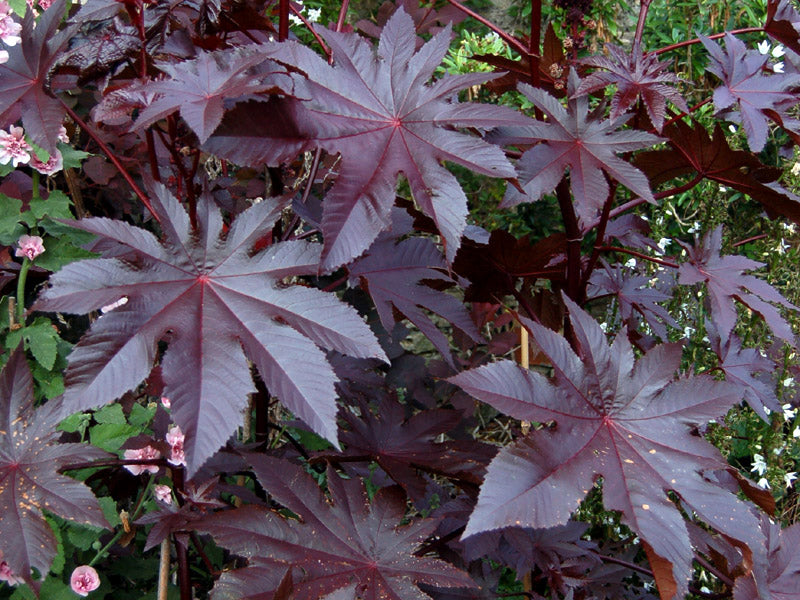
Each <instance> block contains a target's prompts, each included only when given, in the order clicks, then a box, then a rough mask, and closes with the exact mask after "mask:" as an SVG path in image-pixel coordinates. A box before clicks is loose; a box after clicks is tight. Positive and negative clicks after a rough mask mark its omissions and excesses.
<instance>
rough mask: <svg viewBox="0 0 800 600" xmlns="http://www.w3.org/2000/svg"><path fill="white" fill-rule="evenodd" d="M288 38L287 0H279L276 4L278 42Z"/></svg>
mask: <svg viewBox="0 0 800 600" xmlns="http://www.w3.org/2000/svg"><path fill="white" fill-rule="evenodd" d="M288 37H289V0H280V1H279V3H278V41H279V42H283V41H285V40H286V39H287V38H288Z"/></svg>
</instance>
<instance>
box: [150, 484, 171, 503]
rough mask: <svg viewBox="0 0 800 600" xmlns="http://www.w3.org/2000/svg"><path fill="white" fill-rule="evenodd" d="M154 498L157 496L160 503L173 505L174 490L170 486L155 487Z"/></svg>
mask: <svg viewBox="0 0 800 600" xmlns="http://www.w3.org/2000/svg"><path fill="white" fill-rule="evenodd" d="M153 496H155V498H156V500H158V501H159V502H163V503H164V504H172V490H171V489H170V487H169V486H168V485H154V486H153Z"/></svg>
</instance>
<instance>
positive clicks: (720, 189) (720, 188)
mask: <svg viewBox="0 0 800 600" xmlns="http://www.w3.org/2000/svg"><path fill="white" fill-rule="evenodd" d="M719 191H720V192H722V193H723V194H724V193H725V192H727V191H728V188H726V187H725V186H724V185H721V186H719Z"/></svg>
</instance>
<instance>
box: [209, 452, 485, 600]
mask: <svg viewBox="0 0 800 600" xmlns="http://www.w3.org/2000/svg"><path fill="white" fill-rule="evenodd" d="M249 460H250V462H251V464H252V466H253V470H254V472H255V474H256V477H257V478H258V481H259V482H260V483H261V485H262V486H263V487H264V489H266V490H267V492H269V494H270V496H271V498H272V499H273V500H275V501H276V502H279V503H280V504H282V505H283V506H284V507H286V508H288V509H289V510H291V511H292V512H293V513H295V514H297V515H299V516H300V518H302V522H300V521H295V520H291V519H287V518H285V517H283V516H281V515H280V514H279V513H277V512H273V511H269V510H267V509H265V508H263V507H259V506H253V505H250V506H246V507H243V508H240V509H237V510H232V511H225V512H223V513H218V514H217V515H214V516H212V517H209V518H208V519H206V520H205V521H203V522H202V523H199V524H196V528H197V529H199V530H201V531H204V532H207V533H210V534H211V535H212V536H213V537H214V539H215V540H216V541H217V543H219V544H220V545H221V546H224V547H225V548H228V549H229V550H231V551H232V552H234V553H236V554H239V555H241V556H244V557H245V558H247V559H248V562H249V566H248V567H246V568H245V569H240V570H236V571H232V572H226V573H225V574H223V576H222V577H221V578H220V581H219V583H218V584H217V587H221V588H223V589H224V590H225V594H224V595H222V594H216V593H215V594H213V595H212V597H213V598H214V599H215V600H216V599H217V598H237V599H241V600H249V599H251V598H260V597H261V596H259V595H258V594H260V593H263V592H265V591H267V590H264V589H263V588H260V587H257V586H253V585H250V582H251V581H258V580H259V579H260V578H262V577H264V576H266V575H267V574H268V572H269V571H270V570H275V569H278V570H280V569H281V567H283V568H287V567H288V568H290V569H291V570H292V574H293V583H294V593H293V595H292V598H294V599H295V600H318V599H319V598H324V597H327V596H328V595H329V594H335V596H332V597H336V598H343V599H347V600H355V599H356V598H363V599H370V600H377V599H378V598H381V599H384V600H423V599H425V598H428V596H427V595H426V594H423V593H422V592H421V591H420V589H419V588H418V587H417V584H419V583H427V584H429V585H433V586H436V587H473V586H474V585H475V584H474V583H473V582H472V580H471V579H470V578H469V576H468V575H467V574H466V573H464V572H463V571H460V570H458V569H456V568H455V567H453V566H452V565H450V564H448V563H446V562H444V561H442V560H439V559H434V558H429V557H419V556H416V555H415V554H414V552H415V551H416V550H417V548H418V547H419V545H420V544H421V543H422V542H423V541H424V540H425V539H426V538H427V537H428V536H429V535H430V534H431V533H432V532H433V530H434V529H435V527H436V523H437V522H436V520H434V519H423V520H415V521H412V522H411V523H409V524H407V525H404V526H400V521H401V520H402V519H403V517H404V515H405V512H406V503H405V495H404V494H403V493H402V492H401V491H400V490H399V488H397V487H391V488H383V489H381V490H379V491H378V493H377V494H375V497H374V498H373V499H372V502H371V503H370V502H369V501H368V500H367V495H366V493H365V490H364V486H363V484H362V483H361V482H360V481H359V480H357V479H351V480H344V479H342V478H341V477H339V476H338V475H337V474H336V473H335V472H334V471H333V470H332V469H328V477H327V485H328V490H329V492H330V494H331V502H328V501H327V500H326V498H325V496H324V495H323V493H322V490H320V488H319V486H317V484H316V482H315V481H314V480H313V479H312V478H311V476H310V475H308V474H307V473H306V472H305V471H304V470H303V469H302V468H300V467H298V466H295V465H293V464H291V463H288V462H286V461H283V460H280V459H276V458H271V457H268V456H264V455H251V456H250V457H249ZM264 597H266V596H264Z"/></svg>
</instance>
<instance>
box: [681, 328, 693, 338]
mask: <svg viewBox="0 0 800 600" xmlns="http://www.w3.org/2000/svg"><path fill="white" fill-rule="evenodd" d="M693 333H694V327H689V326H688V325H687V326H686V327H684V328H683V337H685V338H688V337H692V334H693Z"/></svg>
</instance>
